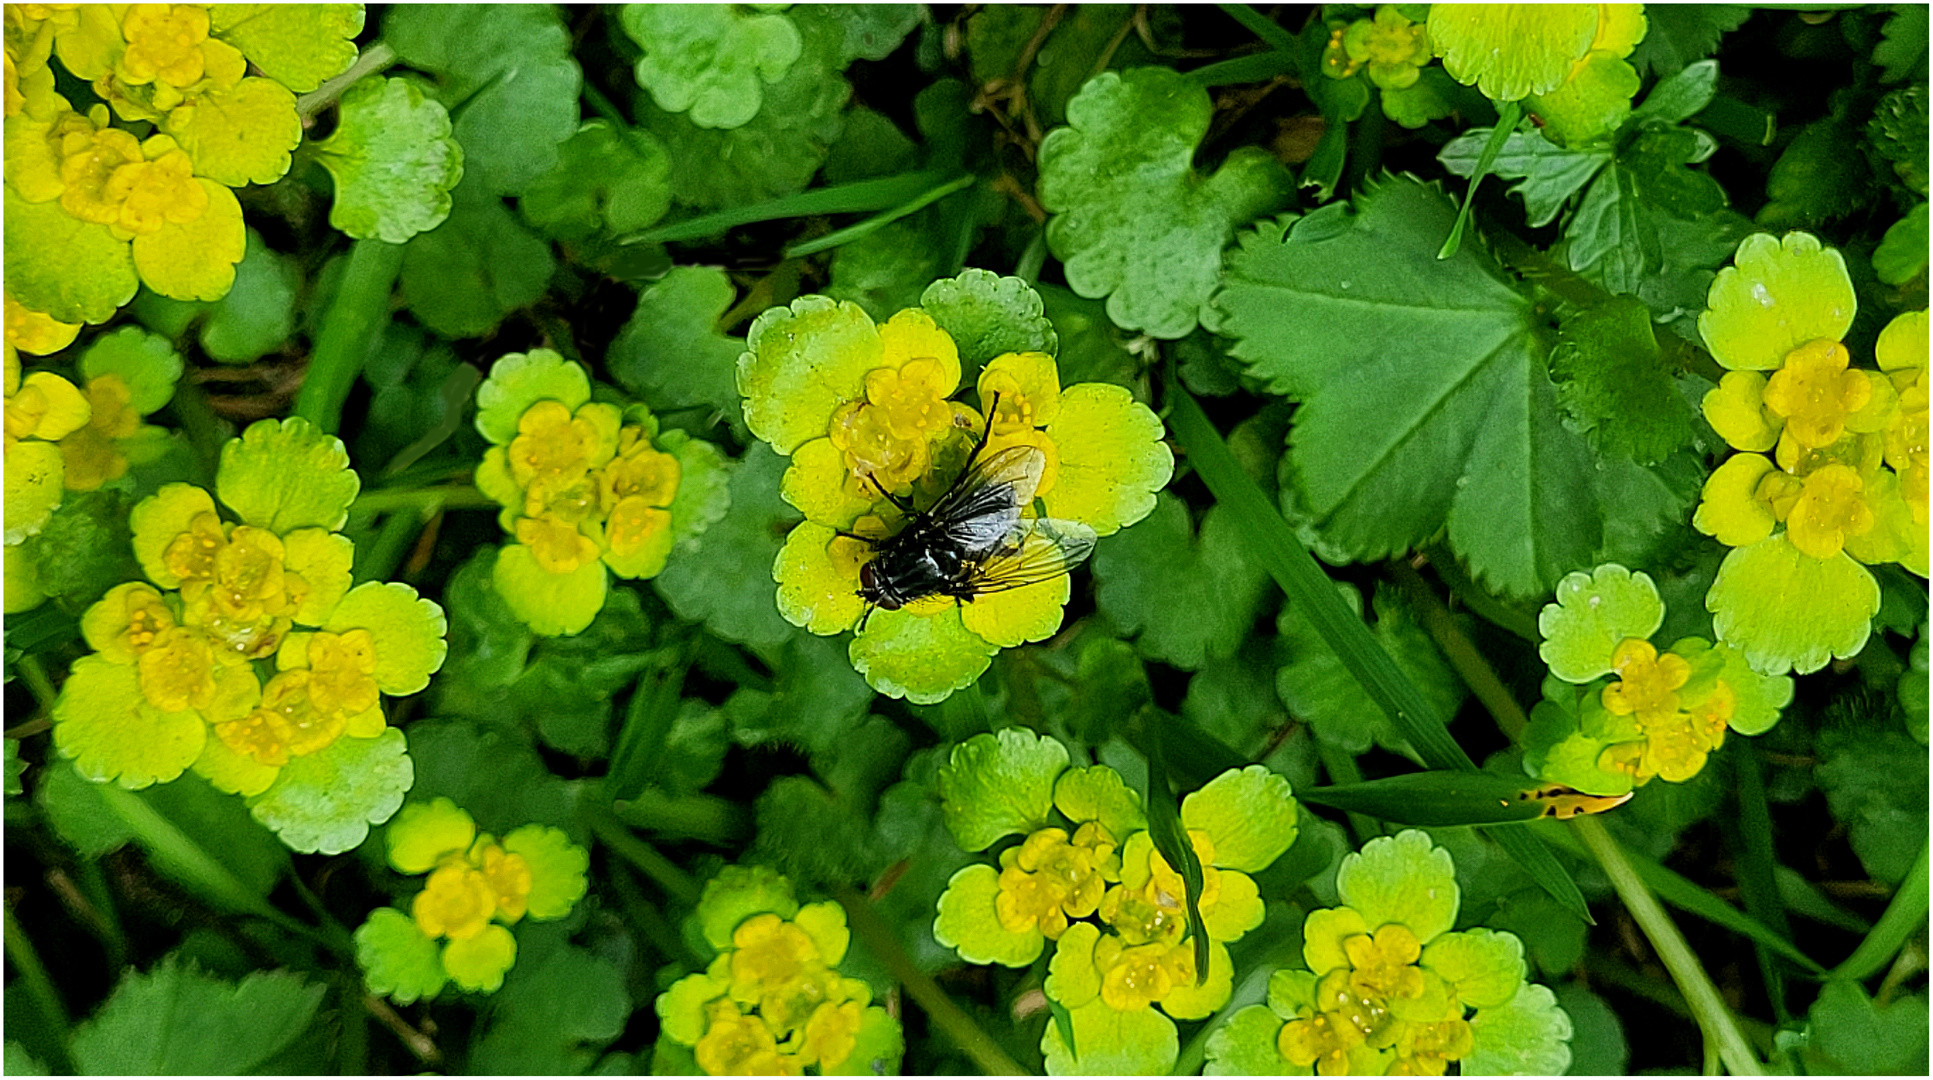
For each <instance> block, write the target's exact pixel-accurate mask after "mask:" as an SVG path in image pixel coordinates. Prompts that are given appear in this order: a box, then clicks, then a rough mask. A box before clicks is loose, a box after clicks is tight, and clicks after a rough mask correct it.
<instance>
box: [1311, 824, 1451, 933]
mask: <svg viewBox="0 0 1933 1080" xmlns="http://www.w3.org/2000/svg"><path fill="white" fill-rule="evenodd" d="M1336 889H1337V891H1338V892H1339V893H1340V894H1341V895H1342V902H1343V903H1345V904H1347V905H1349V906H1350V907H1352V908H1355V909H1356V910H1357V911H1358V912H1360V913H1362V917H1363V921H1364V922H1366V923H1368V924H1369V925H1370V926H1371V927H1376V926H1381V925H1382V924H1383V923H1390V922H1394V923H1402V924H1403V925H1404V926H1407V927H1409V928H1410V930H1411V931H1412V932H1414V933H1415V934H1416V938H1417V940H1418V941H1421V942H1423V943H1425V944H1428V943H1429V942H1430V941H1431V940H1432V939H1434V938H1435V937H1436V936H1437V935H1439V934H1442V933H1444V932H1446V931H1448V930H1449V929H1450V927H1451V926H1452V925H1454V924H1455V922H1456V911H1457V904H1458V901H1459V898H1460V896H1461V893H1460V892H1459V891H1458V889H1457V884H1456V864H1455V862H1454V861H1452V859H1451V858H1450V853H1449V852H1448V851H1447V850H1445V849H1443V848H1440V847H1437V846H1436V845H1435V843H1433V842H1432V841H1431V840H1430V837H1429V834H1428V833H1425V832H1421V831H1419V830H1416V829H1405V830H1403V831H1402V832H1400V833H1397V834H1396V835H1395V836H1381V837H1377V838H1376V839H1374V840H1371V841H1369V842H1368V843H1367V844H1364V845H1363V849H1362V851H1360V852H1358V853H1357V854H1354V855H1350V856H1347V857H1345V858H1344V859H1343V860H1342V868H1341V869H1340V870H1338V871H1337V872H1336Z"/></svg>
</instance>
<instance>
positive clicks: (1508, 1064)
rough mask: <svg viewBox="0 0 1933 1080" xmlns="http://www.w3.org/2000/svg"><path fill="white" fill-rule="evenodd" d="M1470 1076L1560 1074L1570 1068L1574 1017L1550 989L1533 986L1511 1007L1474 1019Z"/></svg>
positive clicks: (1480, 1011)
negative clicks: (1572, 1020)
mask: <svg viewBox="0 0 1933 1080" xmlns="http://www.w3.org/2000/svg"><path fill="white" fill-rule="evenodd" d="M1470 1034H1471V1035H1472V1036H1473V1037H1474V1039H1475V1042H1476V1046H1475V1049H1473V1050H1471V1051H1470V1056H1468V1057H1466V1058H1464V1059H1463V1061H1462V1062H1461V1063H1460V1064H1461V1065H1462V1066H1463V1068H1465V1069H1467V1070H1469V1073H1470V1075H1492V1076H1558V1075H1561V1074H1563V1073H1564V1072H1565V1071H1566V1070H1568V1069H1569V1068H1570V1064H1571V1048H1570V1046H1569V1043H1570V1039H1571V1018H1570V1014H1568V1013H1566V1012H1565V1011H1564V1010H1563V1008H1562V1007H1561V1006H1559V1005H1558V1004H1557V999H1556V997H1555V996H1554V995H1552V994H1551V992H1550V988H1549V987H1546V986H1539V985H1536V984H1531V985H1528V986H1524V987H1522V988H1520V989H1519V990H1518V991H1517V995H1516V996H1515V997H1513V998H1511V999H1510V1001H1509V1002H1508V1003H1506V1004H1503V1005H1499V1006H1497V1007H1495V1008H1490V1009H1478V1010H1477V1013H1476V1015H1475V1016H1473V1017H1471V1018H1470Z"/></svg>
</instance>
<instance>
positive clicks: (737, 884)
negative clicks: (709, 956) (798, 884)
mask: <svg viewBox="0 0 1933 1080" xmlns="http://www.w3.org/2000/svg"><path fill="white" fill-rule="evenodd" d="M767 911H769V912H772V913H773V914H775V915H777V916H778V917H779V918H781V919H789V918H791V917H792V916H794V915H797V914H798V913H799V902H798V901H797V900H795V899H793V896H792V883H791V882H790V881H788V880H786V878H785V876H784V875H783V874H780V873H778V872H777V871H775V870H770V869H767V868H766V867H763V866H735V865H734V866H727V867H725V868H724V869H723V870H720V871H719V872H718V876H717V877H714V878H712V879H711V880H710V881H707V882H706V883H705V891H704V892H703V893H702V894H701V895H700V896H699V897H698V907H697V909H696V910H695V911H694V912H693V914H694V916H695V917H696V918H697V920H698V929H699V933H700V934H701V935H702V936H703V937H704V939H705V941H706V942H707V943H709V944H710V945H711V947H712V948H713V949H716V950H718V951H719V952H723V951H725V950H726V949H729V948H731V947H732V932H733V931H735V930H737V929H738V924H739V923H742V922H744V921H745V920H746V919H749V918H751V917H752V916H754V915H758V914H762V913H764V912H767Z"/></svg>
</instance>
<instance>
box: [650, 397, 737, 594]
mask: <svg viewBox="0 0 1933 1080" xmlns="http://www.w3.org/2000/svg"><path fill="white" fill-rule="evenodd" d="M637 408H639V409H641V408H642V407H641V406H639V407H637ZM627 419H628V418H627ZM658 446H659V448H660V449H662V450H664V452H665V453H667V454H670V455H671V456H672V457H675V458H677V459H678V494H677V495H676V496H675V497H674V498H673V499H672V500H671V541H672V543H674V544H676V545H678V550H681V551H694V550H696V549H697V546H698V545H697V544H696V542H695V541H696V540H697V539H698V537H700V536H702V535H704V533H705V531H706V530H707V529H710V528H711V527H712V526H713V525H714V524H716V523H717V522H718V519H720V518H722V517H724V516H725V514H726V512H728V511H729V510H731V508H732V489H731V482H732V471H731V465H730V463H729V462H728V461H727V460H726V458H725V455H724V454H722V453H720V452H719V449H718V447H716V446H714V445H712V444H711V443H708V442H706V441H705V440H703V439H694V438H692V437H691V436H689V435H687V434H685V433H684V432H682V431H667V432H665V433H664V434H662V435H660V436H658ZM639 576H641V577H649V576H651V575H649V574H644V575H639Z"/></svg>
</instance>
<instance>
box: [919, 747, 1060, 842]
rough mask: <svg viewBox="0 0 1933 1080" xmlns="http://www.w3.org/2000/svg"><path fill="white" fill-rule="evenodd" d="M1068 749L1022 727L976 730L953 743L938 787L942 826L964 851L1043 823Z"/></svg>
mask: <svg viewBox="0 0 1933 1080" xmlns="http://www.w3.org/2000/svg"><path fill="white" fill-rule="evenodd" d="M1067 761H1068V758H1067V748H1066V747H1065V746H1062V745H1061V744H1060V742H1059V741H1058V740H1055V739H1051V738H1048V737H1047V736H1044V735H1035V734H1033V733H1032V732H1030V731H1027V730H1025V729H1023V728H1005V729H1002V730H1001V731H1000V732H999V733H998V734H994V735H975V736H974V737H973V738H971V739H968V740H967V741H966V742H963V743H961V744H960V745H958V746H956V747H954V748H953V753H952V754H951V755H950V756H949V758H948V760H947V763H946V764H945V765H943V766H941V767H940V772H939V777H938V781H937V783H938V786H939V792H940V799H941V804H942V808H943V809H944V810H945V812H946V824H947V828H949V829H951V830H952V832H953V837H954V839H955V840H957V841H959V844H960V847H961V849H962V850H965V851H984V850H985V849H986V848H987V847H989V846H991V845H992V844H993V842H994V841H996V840H998V839H1000V838H1001V837H1003V836H1009V835H1011V834H1014V833H1025V832H1029V831H1031V830H1033V829H1037V828H1040V827H1041V826H1042V825H1045V824H1046V823H1047V815H1048V814H1049V813H1050V812H1051V811H1052V810H1053V808H1054V781H1055V779H1056V778H1058V777H1059V776H1060V774H1061V772H1062V771H1063V770H1065V769H1066V768H1067Z"/></svg>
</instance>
